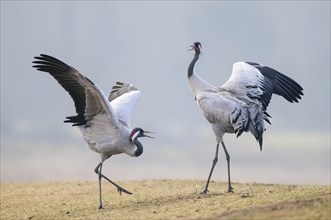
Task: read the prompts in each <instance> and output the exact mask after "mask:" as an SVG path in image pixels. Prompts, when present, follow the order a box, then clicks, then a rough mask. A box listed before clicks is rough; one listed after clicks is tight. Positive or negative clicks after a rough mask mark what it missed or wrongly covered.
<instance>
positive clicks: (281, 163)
mask: <svg viewBox="0 0 331 220" xmlns="http://www.w3.org/2000/svg"><path fill="white" fill-rule="evenodd" d="M195 41H200V42H201V43H202V48H203V50H202V53H203V56H202V57H201V58H200V60H199V61H198V63H197V65H196V69H195V71H196V73H198V74H200V76H201V77H203V78H204V79H206V80H207V81H209V82H210V83H212V84H214V85H216V86H220V85H222V84H223V83H224V82H225V81H226V80H227V79H228V78H229V76H230V73H231V69H232V64H233V63H234V62H237V61H254V62H258V63H262V64H265V65H268V66H271V67H274V68H275V69H277V70H279V71H280V72H282V73H284V74H286V75H288V76H290V77H291V78H293V79H295V80H296V81H297V82H298V83H299V84H301V85H302V87H303V88H304V94H305V95H304V97H303V99H302V100H301V102H300V103H299V104H291V103H288V102H287V101H286V100H284V99H283V98H281V97H277V96H273V98H272V100H271V104H270V105H269V108H268V112H269V114H271V115H272V119H271V122H272V126H269V125H267V131H266V132H265V136H264V146H263V151H262V152H260V151H259V146H258V143H257V142H256V141H255V139H254V137H253V136H252V135H251V134H249V133H246V134H244V135H242V136H241V137H240V138H238V139H237V138H235V136H234V135H226V136H225V143H226V145H227V148H228V151H229V153H230V155H231V165H232V178H233V181H235V182H236V181H240V182H254V181H255V182H272V183H318V184H330V1H279V2H278V1H252V2H250V1H233V2H230V1H209V2H208V1H201V2H199V1H192V2H190V1H180V2H176V1H164V2H159V1H157V2H151V1H132V2H131V1H124V2H116V1H99V2H94V1H93V2H92V1H71V2H66V1H47V2H42V1H1V181H21V180H60V179H93V180H96V179H97V177H96V175H95V173H94V172H93V169H94V168H95V166H96V165H97V163H98V162H99V156H98V155H97V154H96V153H94V152H93V151H91V150H89V149H88V147H87V145H86V144H85V142H84V141H83V140H82V138H81V135H80V133H79V131H78V129H77V128H72V127H71V126H70V125H69V124H64V123H63V120H64V119H65V117H66V116H69V115H73V114H74V105H73V102H72V100H71V98H70V96H69V95H68V94H67V93H66V92H65V91H64V90H63V89H62V88H61V87H60V86H59V85H58V84H57V82H56V81H55V80H54V79H53V78H52V77H51V76H49V75H48V74H46V73H42V72H38V71H36V70H35V69H33V68H32V67H31V66H32V60H33V57H34V56H37V55H39V54H40V53H45V54H49V55H52V56H55V57H57V58H59V59H61V60H62V61H64V62H66V63H67V64H69V65H71V66H73V67H75V68H76V69H78V70H79V71H80V72H81V73H83V74H85V75H86V76H88V77H89V78H90V79H91V80H92V81H94V83H96V84H98V85H99V86H100V87H101V88H102V89H103V90H104V92H105V93H106V94H108V92H109V91H110V89H111V87H112V85H113V84H114V83H115V82H116V81H117V80H122V81H126V82H130V83H132V84H134V85H135V86H136V87H137V88H139V89H140V90H141V92H142V97H141V99H140V101H139V103H138V104H137V106H136V108H135V110H134V111H133V115H132V120H131V121H132V127H137V126H140V127H142V128H144V129H146V130H152V131H155V132H156V133H155V135H154V136H155V137H156V138H155V139H154V140H149V139H145V140H142V142H143V144H144V148H145V150H144V154H143V155H142V156H141V157H138V158H130V157H128V156H126V155H120V156H114V157H112V158H110V159H109V160H108V161H107V162H106V163H105V166H104V169H103V171H104V173H105V175H107V176H109V177H111V178H113V179H114V180H128V179H144V178H158V179H159V178H190V179H206V178H207V175H208V172H209V169H210V166H211V163H212V159H213V156H214V151H215V144H216V143H215V137H214V134H213V132H212V130H211V126H210V125H209V124H208V123H207V121H206V120H205V119H204V118H203V116H202V115H201V113H200V112H199V109H198V108H197V106H196V104H195V102H194V98H193V95H192V94H191V90H190V87H189V85H188V81H187V67H188V64H189V63H190V61H191V59H192V58H193V52H192V51H191V52H187V49H188V46H189V45H191V44H192V43H193V42H195ZM219 158H220V160H219V164H218V165H217V167H216V170H215V172H214V176H213V179H215V180H221V181H226V178H227V176H226V162H225V157H224V153H223V151H220V154H219Z"/></svg>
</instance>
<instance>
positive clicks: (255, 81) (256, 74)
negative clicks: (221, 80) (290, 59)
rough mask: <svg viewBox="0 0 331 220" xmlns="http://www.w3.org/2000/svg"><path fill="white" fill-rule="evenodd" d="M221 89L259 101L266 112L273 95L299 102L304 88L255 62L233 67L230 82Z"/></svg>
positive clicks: (240, 63) (242, 63)
mask: <svg viewBox="0 0 331 220" xmlns="http://www.w3.org/2000/svg"><path fill="white" fill-rule="evenodd" d="M221 89H225V90H227V91H230V92H231V93H233V94H235V95H237V96H239V97H240V96H241V97H244V96H247V97H249V98H251V99H257V100H258V101H259V102H261V103H262V106H263V110H264V111H266V110H267V107H268V105H269V103H270V100H271V96H272V94H273V93H274V94H277V95H280V96H282V97H284V98H285V99H286V100H287V101H289V102H298V99H301V96H303V92H302V91H303V88H302V87H301V86H300V85H299V84H298V83H297V82H295V81H294V80H293V79H291V78H290V77H288V76H286V75H284V74H282V73H280V72H278V71H277V70H275V69H272V68H270V67H267V66H263V65H260V64H258V63H253V62H238V63H235V64H234V65H233V69H232V74H231V76H230V78H229V80H228V81H227V82H226V83H225V84H224V85H223V86H221Z"/></svg>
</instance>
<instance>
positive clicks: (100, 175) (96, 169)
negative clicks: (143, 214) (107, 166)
mask: <svg viewBox="0 0 331 220" xmlns="http://www.w3.org/2000/svg"><path fill="white" fill-rule="evenodd" d="M102 165H103V163H102V162H100V163H99V164H98V166H97V167H96V168H95V169H94V172H95V173H96V174H98V175H99V191H100V192H99V193H100V206H99V209H102V208H103V207H102V198H101V178H104V179H106V180H107V181H108V182H110V183H111V184H113V185H114V186H115V187H116V188H117V191H118V192H119V193H120V194H121V195H122V192H124V193H127V194H129V195H131V194H132V192H129V191H127V190H126V189H124V188H122V187H121V186H119V185H117V184H116V183H115V182H113V181H111V180H110V179H109V178H108V177H106V176H105V175H103V174H102V173H101V169H102Z"/></svg>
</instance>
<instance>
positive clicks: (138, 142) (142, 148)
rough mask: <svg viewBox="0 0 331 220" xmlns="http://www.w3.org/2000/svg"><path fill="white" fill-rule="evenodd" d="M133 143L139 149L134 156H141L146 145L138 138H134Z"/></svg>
mask: <svg viewBox="0 0 331 220" xmlns="http://www.w3.org/2000/svg"><path fill="white" fill-rule="evenodd" d="M132 143H133V144H134V145H136V147H137V150H136V151H135V152H134V156H135V157H139V156H140V155H141V154H142V153H143V151H144V147H143V145H142V144H141V143H140V141H138V138H135V139H133V141H132Z"/></svg>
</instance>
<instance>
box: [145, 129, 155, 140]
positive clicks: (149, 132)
mask: <svg viewBox="0 0 331 220" xmlns="http://www.w3.org/2000/svg"><path fill="white" fill-rule="evenodd" d="M146 133H147V134H151V133H155V132H152V131H144V134H143V137H148V138H153V139H154V137H152V136H149V135H147V134H146Z"/></svg>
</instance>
